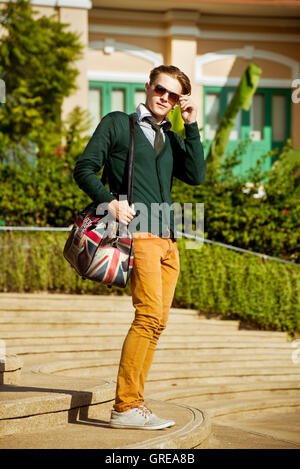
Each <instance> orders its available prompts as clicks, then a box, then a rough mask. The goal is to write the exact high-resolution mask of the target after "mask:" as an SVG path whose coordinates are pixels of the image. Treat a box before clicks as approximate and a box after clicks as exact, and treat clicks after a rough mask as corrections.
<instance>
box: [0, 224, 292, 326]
mask: <svg viewBox="0 0 300 469" xmlns="http://www.w3.org/2000/svg"><path fill="white" fill-rule="evenodd" d="M67 236H68V233H67V232H31V231H29V232H25V231H22V232H17V231H14V232H10V231H7V232H0V249H1V256H0V271H1V276H0V291H2V292H14V291H15V292H37V291H49V292H57V293H59V292H60V293H74V294H75V293H76V294H85V293H86V294H113V295H129V294H130V284H129V285H127V287H126V289H121V288H117V287H112V288H111V289H109V288H107V287H106V286H105V285H101V284H97V283H95V282H91V281H89V280H82V279H81V277H80V276H79V275H77V274H76V272H75V271H74V270H73V269H72V268H71V266H70V265H69V263H68V262H67V261H66V260H65V259H64V257H63V254H62V251H63V247H64V244H65V242H66V239H67ZM185 242H186V240H185V239H184V238H182V239H179V240H178V247H179V250H180V263H181V272H180V276H179V279H178V283H177V287H176V291H175V297H174V302H173V305H174V306H177V307H184V308H195V309H198V310H199V311H201V312H202V313H203V314H207V315H208V316H210V315H212V314H213V315H215V314H216V315H221V316H222V317H223V318H225V319H226V318H227V319H229V318H230V319H237V320H240V321H242V322H245V323H248V324H251V325H253V326H255V327H258V328H261V329H274V330H280V331H287V332H288V333H290V334H293V333H295V332H297V331H300V311H299V305H300V269H299V268H298V266H296V267H294V266H292V265H288V264H283V263H279V262H276V261H273V260H264V259H262V258H259V257H257V256H254V255H249V254H246V253H237V252H233V251H232V250H229V249H226V248H223V247H220V246H217V245H210V244H206V243H204V245H203V246H202V248H201V249H186V248H185Z"/></svg>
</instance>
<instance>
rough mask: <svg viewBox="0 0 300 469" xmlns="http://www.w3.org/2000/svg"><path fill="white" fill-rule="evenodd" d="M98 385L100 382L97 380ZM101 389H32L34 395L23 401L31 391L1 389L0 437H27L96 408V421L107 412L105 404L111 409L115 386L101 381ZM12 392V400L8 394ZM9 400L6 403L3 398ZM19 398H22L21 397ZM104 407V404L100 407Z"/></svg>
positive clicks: (74, 386) (25, 389)
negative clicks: (93, 407)
mask: <svg viewBox="0 0 300 469" xmlns="http://www.w3.org/2000/svg"><path fill="white" fill-rule="evenodd" d="M99 381H100V380H99ZM101 381H102V384H101V385H100V386H97V387H94V388H92V389H86V390H84V389H83V390H77V389H78V387H77V386H76V383H75V382H74V383H73V390H66V389H64V388H58V389H57V388H55V387H54V386H55V383H54V382H53V388H52V389H51V388H49V389H47V388H45V389H44V390H43V388H38V387H37V388H35V395H34V396H32V397H24V396H26V395H27V394H28V393H30V390H32V389H34V388H32V387H26V386H23V387H22V388H21V389H22V390H21V389H20V388H19V389H16V388H15V389H13V388H8V387H4V388H3V387H2V396H1V397H2V399H1V401H0V436H1V437H2V436H4V435H12V434H13V435H15V434H17V433H28V432H32V431H37V430H43V429H45V428H50V427H54V426H57V425H62V424H66V423H68V422H69V421H70V419H71V420H76V417H77V415H78V412H79V411H80V409H81V408H87V407H88V406H97V410H98V411H99V413H100V414H99V415H100V416H99V418H100V417H101V415H102V412H106V404H107V402H109V406H110V408H111V407H112V401H113V399H114V393H115V384H114V383H112V382H110V381H109V380H101ZM14 392H15V396H14V397H15V398H14V399H13V398H12V396H11V394H12V393H14ZM18 393H19V394H21V395H20V397H19V396H18ZM8 394H10V398H9V399H6V400H5V397H8ZM21 396H22V397H21ZM103 404H105V405H104V406H103Z"/></svg>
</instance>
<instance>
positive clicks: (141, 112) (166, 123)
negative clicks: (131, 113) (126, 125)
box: [136, 103, 172, 132]
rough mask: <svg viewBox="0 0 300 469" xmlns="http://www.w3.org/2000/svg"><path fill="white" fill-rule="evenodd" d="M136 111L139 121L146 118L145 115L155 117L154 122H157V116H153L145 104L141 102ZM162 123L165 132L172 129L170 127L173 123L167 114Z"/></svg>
mask: <svg viewBox="0 0 300 469" xmlns="http://www.w3.org/2000/svg"><path fill="white" fill-rule="evenodd" d="M136 113H137V116H138V121H139V122H141V121H142V120H143V119H145V117H150V118H151V119H153V122H154V123H155V124H157V122H156V120H155V118H154V117H153V115H152V114H151V112H150V111H149V109H148V108H147V107H146V106H145V104H143V103H140V104H139V105H138V106H137V108H136ZM160 125H161V126H162V128H163V130H164V132H166V131H168V130H170V128H171V127H172V123H171V121H170V119H169V118H168V117H167V116H166V117H165V118H164V120H163V121H162V123H161V124H160Z"/></svg>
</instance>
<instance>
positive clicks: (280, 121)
mask: <svg viewBox="0 0 300 469" xmlns="http://www.w3.org/2000/svg"><path fill="white" fill-rule="evenodd" d="M234 92H235V88H232V87H223V88H221V87H204V99H203V122H204V133H203V137H204V141H206V142H207V143H208V145H205V149H204V151H205V154H207V153H208V151H209V148H210V142H211V140H212V139H213V138H214V136H215V133H216V130H217V128H218V125H219V122H220V121H221V119H222V116H223V115H224V112H225V110H226V108H227V106H228V105H229V103H230V102H231V99H232V97H233V95H234ZM290 128H291V90H290V89H272V88H258V89H257V90H256V92H255V94H254V96H253V99H252V104H251V107H250V109H249V111H246V110H243V109H241V110H240V111H239V112H238V114H237V115H236V118H235V122H234V126H233V128H232V129H231V132H230V136H229V142H228V145H227V149H226V154H228V153H232V152H233V151H234V150H236V149H237V147H238V145H239V143H240V142H242V141H245V142H246V141H248V140H249V139H250V143H249V145H248V147H247V150H245V151H246V153H245V155H243V158H242V161H241V164H240V165H239V166H237V170H236V172H237V173H239V172H245V171H247V170H248V169H249V168H250V167H253V166H254V165H255V163H256V160H257V159H259V158H260V157H261V156H262V155H264V154H266V153H268V152H269V151H270V150H272V149H277V150H278V151H277V155H276V156H275V157H273V161H274V160H275V159H276V158H278V155H279V153H280V151H281V148H282V147H283V145H284V143H285V141H286V139H287V138H289V136H290ZM273 161H271V158H270V159H267V160H266V161H265V162H264V165H265V166H264V169H265V170H268V169H269V168H270V167H271V165H272V163H273Z"/></svg>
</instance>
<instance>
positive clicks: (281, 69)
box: [203, 57, 292, 79]
mask: <svg viewBox="0 0 300 469" xmlns="http://www.w3.org/2000/svg"><path fill="white" fill-rule="evenodd" d="M250 62H255V63H256V64H257V65H258V66H259V67H261V69H262V75H261V78H277V79H289V78H292V77H291V69H290V67H287V66H286V65H282V64H280V63H278V62H271V61H270V60H264V59H258V58H257V57H254V58H253V59H251V60H248V59H244V58H242V57H236V58H233V59H223V60H217V61H215V62H210V63H208V64H204V65H203V74H204V75H208V76H217V77H224V76H225V77H240V76H241V75H242V74H243V73H244V71H245V69H246V67H247V66H248V65H249V63H250Z"/></svg>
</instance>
